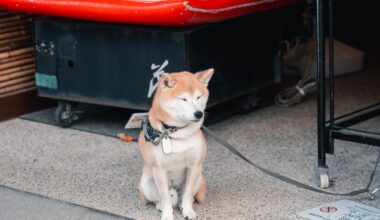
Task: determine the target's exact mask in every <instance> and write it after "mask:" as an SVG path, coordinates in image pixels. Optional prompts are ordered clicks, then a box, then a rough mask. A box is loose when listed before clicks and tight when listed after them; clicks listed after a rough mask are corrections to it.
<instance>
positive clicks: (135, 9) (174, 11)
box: [0, 0, 297, 26]
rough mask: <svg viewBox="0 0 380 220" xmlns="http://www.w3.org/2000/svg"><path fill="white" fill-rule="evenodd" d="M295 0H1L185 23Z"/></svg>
mask: <svg viewBox="0 0 380 220" xmlns="http://www.w3.org/2000/svg"><path fill="white" fill-rule="evenodd" d="M296 1H297V0H187V1H186V0H93V1H91V0H1V1H0V7H3V8H5V9H9V10H13V11H18V12H25V13H31V14H41V15H50V16H60V17H67V18H76V19H83V20H94V21H105V22H121V23H131V24H144V25H162V26H188V25H195V24H201V23H209V22H218V21H223V20H226V19H230V18H234V17H238V16H242V15H246V14H250V13H254V12H259V11H264V10H269V9H273V8H278V7H281V6H284V5H287V4H290V3H293V2H296Z"/></svg>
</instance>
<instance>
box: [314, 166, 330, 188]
mask: <svg viewBox="0 0 380 220" xmlns="http://www.w3.org/2000/svg"><path fill="white" fill-rule="evenodd" d="M316 179H317V185H318V187H319V188H322V189H327V188H329V186H330V178H329V172H328V168H327V167H317V169H316Z"/></svg>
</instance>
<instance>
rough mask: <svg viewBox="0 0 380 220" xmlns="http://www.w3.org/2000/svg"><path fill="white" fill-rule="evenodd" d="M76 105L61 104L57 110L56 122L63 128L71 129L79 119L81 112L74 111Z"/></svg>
mask: <svg viewBox="0 0 380 220" xmlns="http://www.w3.org/2000/svg"><path fill="white" fill-rule="evenodd" d="M73 107H74V105H73V104H72V103H68V102H59V103H58V106H57V108H56V109H55V115H54V118H55V121H56V122H57V124H58V125H59V126H60V127H62V128H67V127H70V126H71V125H72V124H73V122H74V121H76V120H78V119H79V112H76V111H73Z"/></svg>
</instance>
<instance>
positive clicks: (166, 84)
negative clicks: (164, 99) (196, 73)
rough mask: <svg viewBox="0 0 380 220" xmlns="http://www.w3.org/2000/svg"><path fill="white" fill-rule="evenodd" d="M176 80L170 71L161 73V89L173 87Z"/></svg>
mask: <svg viewBox="0 0 380 220" xmlns="http://www.w3.org/2000/svg"><path fill="white" fill-rule="evenodd" d="M175 83H176V81H175V80H174V79H173V77H172V76H170V74H169V73H163V74H161V75H160V83H159V86H160V89H167V88H173V87H174V85H175Z"/></svg>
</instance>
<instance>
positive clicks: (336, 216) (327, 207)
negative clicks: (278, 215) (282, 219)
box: [297, 200, 380, 220]
mask: <svg viewBox="0 0 380 220" xmlns="http://www.w3.org/2000/svg"><path fill="white" fill-rule="evenodd" d="M379 207H380V206H379ZM297 215H298V216H300V217H303V218H306V219H310V220H342V219H344V220H374V219H376V220H377V219H380V209H378V208H375V207H371V206H368V205H364V204H361V203H358V202H354V201H350V200H340V201H337V202H332V203H329V204H324V205H321V206H318V207H315V208H312V209H308V210H306V211H303V212H299V213H297Z"/></svg>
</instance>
